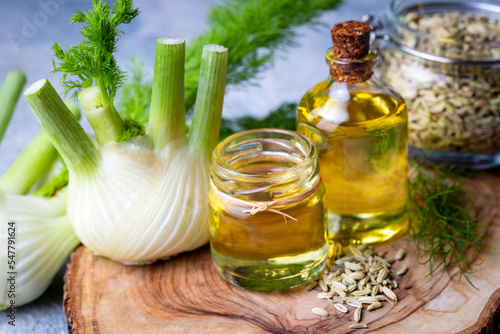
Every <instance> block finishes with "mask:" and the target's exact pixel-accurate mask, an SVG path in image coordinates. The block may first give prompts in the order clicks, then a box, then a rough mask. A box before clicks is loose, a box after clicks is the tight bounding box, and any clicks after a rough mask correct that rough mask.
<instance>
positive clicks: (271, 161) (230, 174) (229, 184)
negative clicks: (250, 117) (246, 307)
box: [209, 129, 328, 291]
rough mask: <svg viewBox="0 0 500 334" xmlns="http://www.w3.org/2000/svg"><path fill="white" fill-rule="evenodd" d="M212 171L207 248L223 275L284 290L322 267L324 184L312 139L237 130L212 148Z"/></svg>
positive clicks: (260, 287) (234, 280) (253, 287)
mask: <svg viewBox="0 0 500 334" xmlns="http://www.w3.org/2000/svg"><path fill="white" fill-rule="evenodd" d="M210 178H211V189H210V192H209V203H210V248H211V252H212V260H213V263H214V265H215V268H216V269H217V271H218V272H219V274H220V275H221V276H222V277H223V278H224V279H226V280H227V281H228V282H230V283H232V284H234V285H236V286H239V287H243V288H246V289H251V290H258V291H273V290H286V289H291V288H294V287H296V286H299V285H302V284H305V283H307V282H309V281H311V280H312V279H314V278H315V277H316V276H317V275H318V274H319V273H320V272H321V271H322V270H323V268H324V267H325V264H326V260H327V255H328V236H327V226H326V215H325V210H324V204H323V195H324V193H325V187H324V185H323V183H322V182H321V177H320V175H319V161H318V156H317V153H316V148H315V146H314V144H313V143H312V142H311V141H310V140H308V139H307V138H306V137H304V136H302V135H300V134H298V133H296V132H292V131H288V130H278V129H257V130H250V131H244V132H240V133H237V134H235V135H233V136H230V137H228V138H226V139H225V140H224V141H222V142H221V143H219V145H218V146H217V147H216V148H215V150H214V153H213V155H212V166H211V172H210Z"/></svg>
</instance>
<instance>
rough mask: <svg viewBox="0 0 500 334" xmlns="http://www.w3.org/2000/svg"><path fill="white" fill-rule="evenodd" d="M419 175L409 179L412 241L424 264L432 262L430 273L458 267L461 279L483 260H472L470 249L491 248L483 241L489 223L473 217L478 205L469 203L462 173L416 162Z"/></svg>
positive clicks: (410, 237)
mask: <svg viewBox="0 0 500 334" xmlns="http://www.w3.org/2000/svg"><path fill="white" fill-rule="evenodd" d="M413 168H415V172H416V173H415V174H416V176H415V178H414V179H412V180H409V181H408V186H409V194H408V195H409V196H408V212H409V220H410V229H409V240H411V241H413V242H414V243H415V245H416V246H417V249H418V252H419V257H420V256H422V257H424V258H425V261H424V262H423V264H428V265H429V270H430V271H429V275H432V274H433V273H434V272H436V271H437V270H438V269H439V268H443V269H444V270H445V271H446V272H447V273H448V275H449V276H450V277H452V276H451V273H450V270H451V269H452V268H455V267H456V268H458V269H459V271H460V277H459V280H461V279H462V277H464V278H465V279H466V280H467V282H469V284H470V285H471V286H472V287H474V288H475V289H477V288H476V287H475V286H474V284H472V282H471V280H470V279H469V277H468V276H467V275H468V274H471V273H474V272H475V270H474V267H475V266H478V265H480V264H481V263H482V262H479V261H476V260H469V259H468V258H467V256H466V252H467V251H468V250H469V249H470V248H472V249H473V250H474V251H475V252H477V253H480V252H484V251H488V250H489V248H488V247H487V246H485V245H484V244H483V241H484V237H485V233H486V231H487V229H488V225H487V224H486V223H483V222H482V219H481V217H480V216H479V217H477V216H473V215H472V214H471V213H472V212H473V210H474V204H468V201H467V193H466V190H465V186H464V183H463V182H462V181H461V180H460V179H459V178H460V174H459V173H458V172H457V171H455V170H454V169H452V168H449V167H444V166H428V167H427V168H424V167H422V166H420V165H419V164H417V163H416V162H414V163H413Z"/></svg>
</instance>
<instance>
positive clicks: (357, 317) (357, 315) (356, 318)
mask: <svg viewBox="0 0 500 334" xmlns="http://www.w3.org/2000/svg"><path fill="white" fill-rule="evenodd" d="M354 321H356V322H360V321H361V307H358V308H356V311H354Z"/></svg>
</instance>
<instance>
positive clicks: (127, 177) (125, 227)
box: [24, 38, 227, 264]
mask: <svg viewBox="0 0 500 334" xmlns="http://www.w3.org/2000/svg"><path fill="white" fill-rule="evenodd" d="M184 54H185V42H184V41H183V40H180V39H176V38H160V39H158V41H157V51H156V58H155V76H154V84H153V96H152V101H151V110H150V119H149V127H150V134H149V135H143V136H138V137H135V138H132V139H128V140H126V141H120V140H121V139H120V138H122V137H123V132H120V130H117V129H120V126H108V125H109V124H113V122H115V123H120V122H123V121H122V120H121V119H120V118H119V115H118V113H117V112H116V110H115V109H114V106H113V105H112V103H108V104H106V102H105V101H104V100H103V98H102V96H101V92H102V90H100V89H99V88H98V87H91V88H88V89H87V90H84V91H83V92H82V93H80V95H79V101H80V104H81V105H82V108H83V110H84V113H85V115H86V116H87V118H88V119H89V122H90V124H91V125H92V126H93V128H94V131H95V132H96V137H97V140H98V145H97V147H96V145H94V144H93V143H92V142H91V141H90V139H89V138H88V136H87V135H86V134H85V132H84V131H83V130H82V128H81V127H80V126H79V124H78V123H77V122H76V121H75V120H74V118H73V117H72V116H71V114H70V113H69V112H68V110H67V108H66V107H65V106H64V104H63V103H62V101H61V99H60V97H59V96H58V95H57V93H56V92H55V90H54V89H53V87H52V86H51V84H50V83H49V82H48V81H47V80H45V79H42V80H39V81H37V82H35V83H34V84H32V85H31V86H30V87H28V89H26V91H25V93H24V96H25V98H26V100H27V101H28V104H29V105H30V106H31V107H32V109H33V111H34V112H35V115H36V116H37V118H38V120H39V121H40V123H41V125H42V128H43V129H44V130H45V132H46V133H47V134H48V136H49V137H50V138H51V140H52V142H53V144H54V146H55V147H56V148H57V150H58V151H59V153H60V154H61V156H62V157H63V159H64V162H65V163H66V165H67V167H68V170H69V175H70V183H69V186H68V217H69V219H70V221H71V224H72V226H73V228H74V230H75V233H76V234H77V236H78V237H79V238H80V240H81V241H82V243H83V244H84V245H85V246H87V247H88V248H89V249H91V250H92V251H94V252H96V253H97V254H99V255H102V256H105V257H108V258H111V259H113V260H117V261H120V262H123V263H126V264H145V263H150V262H153V261H156V260H159V259H165V258H168V257H170V256H173V255H176V254H178V253H180V252H184V251H190V250H193V249H195V248H197V247H200V246H202V245H203V244H205V243H207V242H208V240H209V227H208V218H209V207H208V190H209V164H210V156H211V152H212V150H213V148H214V147H215V146H216V144H217V142H218V137H219V130H220V119H221V113H222V104H223V97H224V87H225V78H226V67H227V49H225V48H223V47H221V46H218V45H207V46H205V47H204V49H203V56H202V68H201V74H200V84H199V89H198V93H197V101H196V106H195V110H194V114H193V120H192V123H191V127H190V130H189V133H188V134H186V130H185V116H184ZM109 129H112V131H110V130H109ZM126 131H128V130H127V126H125V132H126ZM125 137H127V135H125ZM113 138H114V139H113Z"/></svg>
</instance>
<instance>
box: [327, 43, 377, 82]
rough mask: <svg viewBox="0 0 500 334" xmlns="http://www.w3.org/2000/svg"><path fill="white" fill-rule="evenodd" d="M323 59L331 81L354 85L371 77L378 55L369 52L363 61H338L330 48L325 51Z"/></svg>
mask: <svg viewBox="0 0 500 334" xmlns="http://www.w3.org/2000/svg"><path fill="white" fill-rule="evenodd" d="M325 57H326V63H327V64H328V66H329V67H330V75H331V76H332V78H333V80H335V81H336V82H343V83H346V84H354V83H362V82H365V81H367V80H369V79H370V78H371V77H372V76H373V68H374V67H375V64H376V63H377V59H378V54H377V53H376V52H374V51H371V52H370V53H369V54H368V56H366V57H365V58H363V59H340V58H337V57H336V56H335V54H334V53H333V48H330V49H328V50H327V51H326V53H325Z"/></svg>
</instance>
